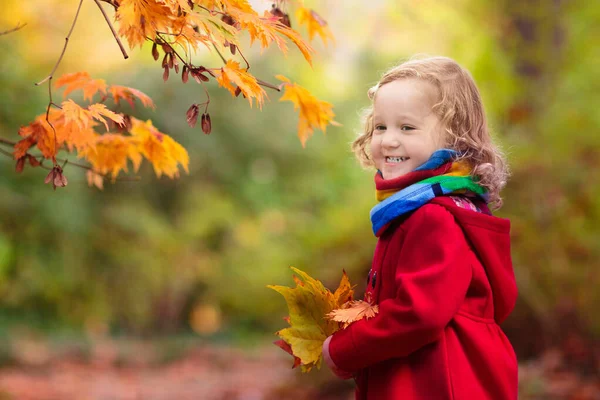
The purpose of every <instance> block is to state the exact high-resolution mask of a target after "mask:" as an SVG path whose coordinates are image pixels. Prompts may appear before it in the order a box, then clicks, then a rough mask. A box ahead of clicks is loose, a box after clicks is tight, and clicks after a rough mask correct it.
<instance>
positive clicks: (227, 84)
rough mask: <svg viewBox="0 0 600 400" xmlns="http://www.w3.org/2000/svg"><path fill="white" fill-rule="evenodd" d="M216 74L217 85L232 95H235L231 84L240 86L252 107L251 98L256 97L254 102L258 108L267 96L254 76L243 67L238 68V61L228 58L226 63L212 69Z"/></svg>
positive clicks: (234, 89)
mask: <svg viewBox="0 0 600 400" xmlns="http://www.w3.org/2000/svg"><path fill="white" fill-rule="evenodd" d="M214 72H215V73H216V75H217V82H219V85H220V86H222V87H224V88H226V89H227V90H229V92H230V93H231V95H232V96H235V91H236V88H235V87H234V86H233V85H232V84H231V83H234V84H236V85H237V87H239V88H240V90H241V91H242V93H243V94H244V96H246V99H248V102H249V103H250V107H252V99H253V98H254V99H256V103H257V104H258V106H259V107H260V108H262V105H263V103H264V101H265V98H266V97H267V93H266V92H265V91H264V90H263V88H262V87H260V85H259V84H258V82H257V81H256V78H255V77H254V76H252V75H250V74H249V73H248V72H247V71H246V70H245V69H242V68H240V63H238V62H237V61H233V60H228V61H227V63H226V64H225V65H224V66H223V67H222V68H220V69H216V70H214Z"/></svg>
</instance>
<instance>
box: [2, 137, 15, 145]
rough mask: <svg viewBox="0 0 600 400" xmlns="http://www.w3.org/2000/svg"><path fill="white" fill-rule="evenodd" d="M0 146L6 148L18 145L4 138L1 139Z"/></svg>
mask: <svg viewBox="0 0 600 400" xmlns="http://www.w3.org/2000/svg"><path fill="white" fill-rule="evenodd" d="M0 144H3V145H6V146H11V147H14V146H16V145H17V143H16V142H12V141H10V140H7V139H3V138H0Z"/></svg>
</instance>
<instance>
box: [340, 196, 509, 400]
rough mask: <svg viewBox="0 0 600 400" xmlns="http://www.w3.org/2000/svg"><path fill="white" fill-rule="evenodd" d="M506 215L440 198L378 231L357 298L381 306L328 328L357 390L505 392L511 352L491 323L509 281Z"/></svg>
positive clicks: (447, 396)
mask: <svg viewBox="0 0 600 400" xmlns="http://www.w3.org/2000/svg"><path fill="white" fill-rule="evenodd" d="M509 230H510V223H509V221H508V220H505V219H501V218H497V217H493V216H489V215H486V214H482V213H478V212H475V211H471V210H467V209H464V208H461V207H458V206H456V205H455V204H454V202H453V201H452V200H451V199H450V198H448V197H438V198H436V199H434V200H432V201H431V202H430V203H428V204H426V205H424V206H422V207H421V208H419V209H418V210H417V211H415V212H414V213H412V214H411V215H410V216H409V217H407V218H404V219H400V220H399V221H397V222H395V223H394V224H393V225H392V226H390V228H388V229H387V231H386V232H385V233H384V234H383V235H382V236H381V237H380V239H379V242H378V243H377V247H376V249H375V255H374V258H373V268H372V270H371V272H370V274H369V276H370V278H369V283H368V287H367V293H366V294H365V297H367V296H372V298H373V300H374V302H375V303H377V304H379V314H378V315H376V316H375V317H374V318H372V319H369V320H364V319H363V320H360V321H357V322H355V323H353V324H351V325H350V326H349V327H348V328H346V329H344V330H341V331H339V332H337V333H335V334H334V335H333V337H332V339H331V342H330V345H329V354H330V356H331V359H332V360H333V361H334V362H335V364H336V365H337V367H339V368H340V369H341V370H345V371H351V372H355V376H356V381H357V392H356V398H357V399H361V400H362V399H368V400H392V399H398V400H413V399H414V400H429V399H432V400H451V399H452V400H454V399H456V400H463V399H468V400H488V399H490V400H491V399H494V400H513V399H516V398H517V390H518V379H517V358H516V356H515V353H514V351H513V348H512V346H511V344H510V342H509V341H508V339H507V338H506V336H505V335H504V333H503V332H502V330H501V329H500V327H499V326H498V324H499V323H501V322H502V321H503V320H504V319H505V318H506V317H507V316H508V315H509V314H510V312H511V311H512V309H513V307H514V304H515V301H516V297H517V287H516V284H515V278H514V272H513V269H512V263H511V257H510V239H509Z"/></svg>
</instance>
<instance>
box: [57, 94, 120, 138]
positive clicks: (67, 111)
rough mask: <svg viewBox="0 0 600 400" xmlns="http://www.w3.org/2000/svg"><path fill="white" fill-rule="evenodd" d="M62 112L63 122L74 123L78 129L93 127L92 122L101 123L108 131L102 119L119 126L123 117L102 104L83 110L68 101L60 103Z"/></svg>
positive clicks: (92, 105) (71, 101)
mask: <svg viewBox="0 0 600 400" xmlns="http://www.w3.org/2000/svg"><path fill="white" fill-rule="evenodd" d="M62 112H63V114H64V116H65V122H66V123H69V122H75V123H76V124H77V125H78V126H79V128H80V129H85V128H89V127H90V126H93V125H92V123H93V120H97V121H99V122H102V123H103V124H104V126H105V127H106V130H107V131H108V124H107V123H106V120H105V119H104V117H107V118H109V119H111V120H113V121H114V122H116V123H117V124H119V125H123V123H124V121H123V116H122V115H119V114H117V113H115V112H113V111H111V110H109V109H108V108H106V106H105V105H104V104H101V103H96V104H91V105H89V106H88V108H87V109H86V108H83V107H81V106H79V104H77V103H75V102H74V101H73V100H71V99H69V100H67V101H63V102H62Z"/></svg>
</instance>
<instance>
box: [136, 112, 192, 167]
mask: <svg viewBox="0 0 600 400" xmlns="http://www.w3.org/2000/svg"><path fill="white" fill-rule="evenodd" d="M131 123H132V127H131V130H130V133H131V134H132V135H133V136H134V137H136V138H137V139H139V146H138V149H139V152H140V153H141V154H142V155H143V156H144V157H146V159H147V160H148V161H150V162H151V163H152V166H153V167H154V172H155V173H156V176H158V177H160V176H161V175H162V174H165V175H167V176H168V177H169V178H178V177H179V168H178V167H179V165H181V166H182V167H183V169H184V170H185V172H186V173H188V174H189V169H188V166H189V162H190V158H189V155H188V152H187V150H185V148H183V146H181V145H180V144H179V143H177V142H176V141H175V140H173V138H171V137H170V136H169V135H166V134H164V133H162V132H159V130H158V129H156V128H155V127H154V126H153V125H152V121H150V120H148V121H146V122H143V121H140V120H138V119H136V118H132V119H131ZM134 164H136V163H135V161H134ZM138 168H139V162H138V163H137V166H136V167H135V170H136V171H137V169H138Z"/></svg>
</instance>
